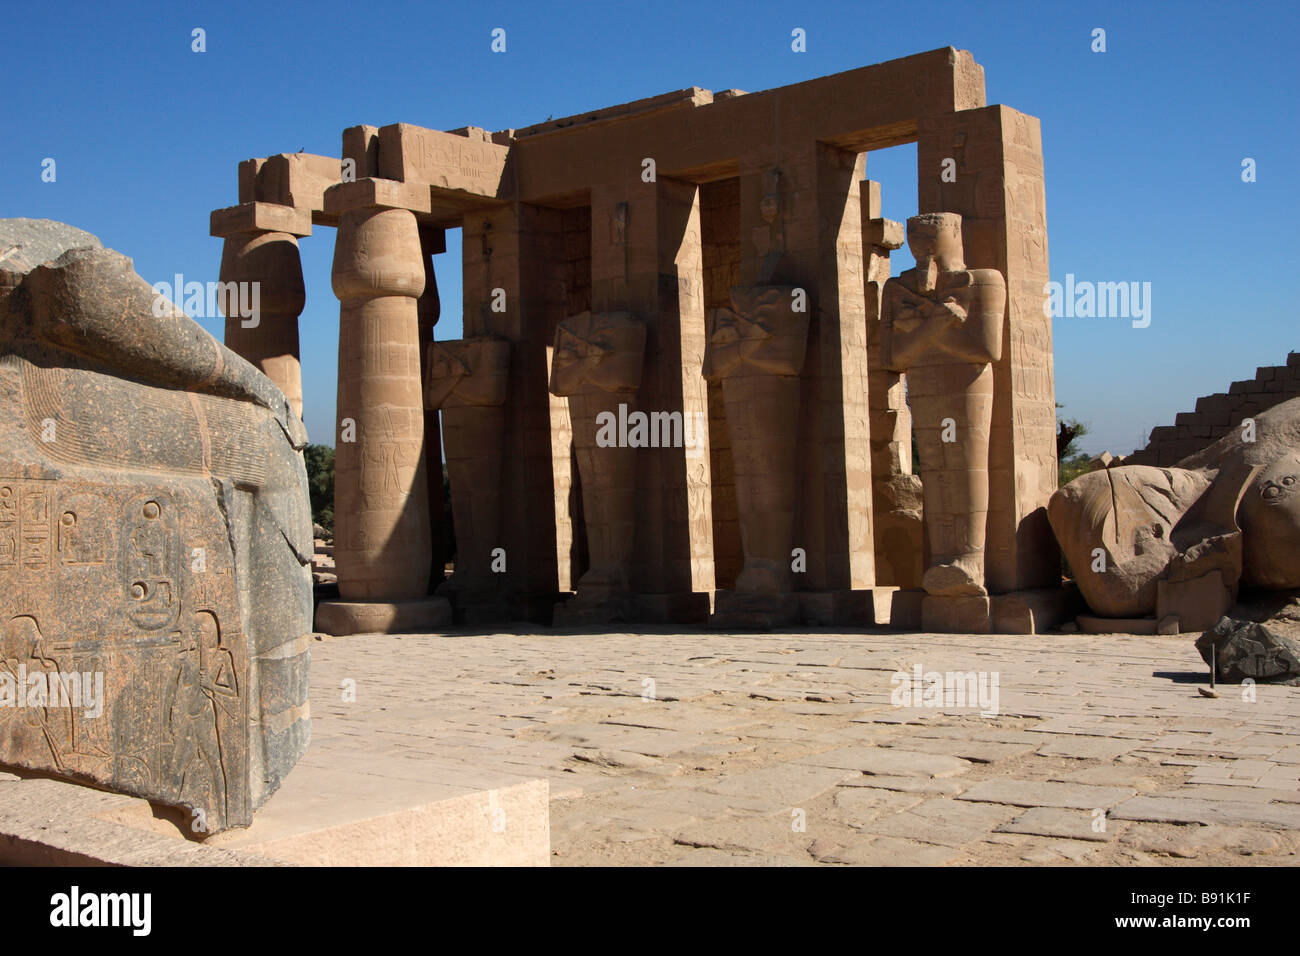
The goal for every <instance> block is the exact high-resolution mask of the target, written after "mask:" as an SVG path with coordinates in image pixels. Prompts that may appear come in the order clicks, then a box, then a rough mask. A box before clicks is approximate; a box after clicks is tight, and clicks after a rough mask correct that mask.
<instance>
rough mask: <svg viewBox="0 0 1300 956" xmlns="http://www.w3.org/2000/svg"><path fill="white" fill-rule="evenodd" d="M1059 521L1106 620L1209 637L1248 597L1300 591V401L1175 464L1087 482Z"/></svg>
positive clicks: (1069, 498) (1062, 502)
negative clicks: (1144, 622)
mask: <svg viewBox="0 0 1300 956" xmlns="http://www.w3.org/2000/svg"><path fill="white" fill-rule="evenodd" d="M1048 517H1049V519H1050V521H1051V524H1052V530H1053V531H1054V532H1055V533H1056V537H1057V540H1058V541H1059V542H1060V544H1061V549H1062V550H1063V551H1064V553H1065V557H1066V559H1067V560H1068V561H1069V564H1070V568H1071V570H1072V571H1073V573H1074V578H1075V580H1076V581H1077V582H1078V585H1079V590H1080V591H1081V592H1082V593H1083V597H1084V599H1085V600H1086V601H1087V602H1088V606H1089V607H1090V608H1091V609H1092V611H1093V612H1094V613H1095V614H1098V615H1101V616H1103V617H1111V618H1134V617H1145V616H1150V615H1153V614H1154V615H1155V616H1156V617H1157V618H1165V617H1166V616H1168V615H1176V616H1177V617H1178V618H1179V626H1180V629H1181V630H1183V631H1192V630H1205V629H1208V628H1210V627H1213V626H1214V624H1215V623H1216V622H1217V621H1218V620H1219V618H1220V617H1221V616H1222V615H1223V614H1224V613H1225V612H1226V611H1227V610H1228V609H1229V608H1230V607H1231V606H1232V605H1233V603H1234V602H1235V601H1236V600H1237V598H1238V594H1239V590H1240V589H1241V588H1242V587H1243V586H1244V587H1245V588H1247V589H1250V590H1253V591H1256V592H1259V591H1285V590H1288V589H1293V588H1300V399H1292V400H1291V401H1288V402H1283V403H1282V404H1280V405H1276V406H1274V407H1273V408H1271V409H1269V410H1268V411H1266V412H1262V413H1261V414H1259V415H1258V416H1257V417H1256V418H1254V419H1252V420H1248V421H1246V422H1243V423H1242V427H1241V428H1239V429H1237V430H1235V431H1233V432H1232V433H1230V434H1229V435H1226V436H1224V437H1223V438H1221V439H1220V440H1219V441H1217V442H1215V443H1214V444H1213V445H1211V446H1210V447H1208V448H1206V449H1204V450H1203V451H1201V452H1199V453H1197V454H1195V455H1193V456H1191V457H1190V458H1186V459H1184V460H1183V461H1181V462H1179V463H1178V465H1177V466H1176V467H1173V468H1156V467H1151V466H1146V465H1124V466H1119V467H1115V468H1106V469H1101V470H1098V471H1093V472H1090V473H1088V474H1085V475H1082V476H1080V477H1079V478H1076V479H1075V480H1074V481H1072V482H1070V483H1069V484H1068V485H1066V486H1065V487H1064V488H1062V489H1060V490H1059V491H1057V492H1056V494H1054V495H1053V496H1052V499H1051V502H1050V503H1049V505H1048Z"/></svg>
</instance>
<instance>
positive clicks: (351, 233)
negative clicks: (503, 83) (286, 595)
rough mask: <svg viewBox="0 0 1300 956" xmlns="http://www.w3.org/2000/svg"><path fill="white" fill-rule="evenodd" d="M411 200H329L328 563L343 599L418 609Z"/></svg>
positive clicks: (419, 500) (416, 276)
mask: <svg viewBox="0 0 1300 956" xmlns="http://www.w3.org/2000/svg"><path fill="white" fill-rule="evenodd" d="M419 193H420V190H418V189H415V188H413V187H407V186H404V185H403V184H397V183H387V182H386V181H384V180H359V181H358V182H356V183H345V184H343V185H341V186H336V187H334V188H333V189H332V190H330V193H329V194H327V198H326V201H327V204H329V203H332V204H333V206H334V208H335V209H337V210H338V211H339V212H340V213H341V215H340V219H339V229H338V241H337V245H336V246H335V250H334V269H333V273H332V279H333V286H334V294H335V295H336V296H338V298H339V302H340V311H339V384H338V418H339V425H338V442H337V445H336V449H335V479H334V481H335V484H334V500H335V505H334V520H335V544H334V560H335V564H336V566H337V569H338V577H339V593H340V595H341V596H342V597H343V598H344V599H367V598H369V599H380V600H403V599H414V598H420V597H423V596H424V595H425V593H426V590H427V588H428V584H429V570H430V563H431V562H430V556H431V550H432V548H431V542H430V540H429V511H428V509H429V499H428V485H427V480H426V475H425V467H426V463H425V449H424V401H423V395H422V389H421V380H420V343H419V321H418V310H417V305H416V303H417V300H418V299H419V297H420V294H421V293H422V292H423V291H424V281H425V277H424V263H423V261H422V258H421V249H420V236H419V231H418V228H417V226H416V219H415V215H414V213H413V212H412V208H411V207H416V208H418V207H419V206H420V196H419ZM423 202H424V205H425V207H426V208H427V204H428V193H427V191H425V192H424V199H423Z"/></svg>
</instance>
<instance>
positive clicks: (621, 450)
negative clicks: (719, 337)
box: [550, 312, 646, 624]
mask: <svg viewBox="0 0 1300 956" xmlns="http://www.w3.org/2000/svg"><path fill="white" fill-rule="evenodd" d="M645 341H646V328H645V323H644V322H642V321H641V320H640V319H639V318H638V317H636V316H634V315H632V314H631V313H628V312H595V313H593V312H583V313H581V314H580V315H575V316H572V317H570V318H568V319H565V320H564V321H563V322H561V323H560V324H559V326H557V328H556V331H555V355H554V358H553V360H552V364H551V383H550V390H551V393H552V394H553V395H558V396H560V397H563V398H567V399H568V401H569V415H570V418H571V420H572V422H573V446H574V450H575V452H576V453H577V459H578V474H579V477H580V478H581V481H582V507H583V515H584V518H585V522H586V528H587V550H588V553H589V556H590V566H589V567H588V568H587V571H586V572H585V573H584V574H583V575H582V577H581V578H579V579H578V583H577V595H576V596H575V597H574V598H573V599H572V600H570V601H568V602H567V603H564V604H560V605H557V606H556V609H555V621H556V623H557V624H577V623H595V622H597V621H611V620H618V619H620V618H621V617H622V616H623V615H624V609H623V607H622V603H623V601H624V600H625V598H626V597H627V595H628V594H629V592H630V589H631V582H630V581H629V580H628V570H629V566H630V563H631V558H632V554H633V550H634V548H635V545H636V515H637V507H636V457H637V447H638V445H641V444H645V443H646V441H645V437H646V436H644V435H643V436H641V439H640V440H638V439H637V436H635V435H631V434H620V433H619V432H620V431H624V430H626V426H625V425H624V424H623V423H626V422H627V421H628V420H629V418H630V416H631V415H632V414H633V413H634V412H636V408H635V405H636V396H637V390H638V389H639V388H640V386H641V376H642V371H643V368H644V365H645Z"/></svg>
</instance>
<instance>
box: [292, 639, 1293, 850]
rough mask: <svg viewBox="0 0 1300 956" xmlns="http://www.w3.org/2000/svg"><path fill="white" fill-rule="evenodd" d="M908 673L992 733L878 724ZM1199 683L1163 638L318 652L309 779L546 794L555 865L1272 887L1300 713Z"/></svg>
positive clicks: (1285, 843)
mask: <svg viewBox="0 0 1300 956" xmlns="http://www.w3.org/2000/svg"><path fill="white" fill-rule="evenodd" d="M917 667H919V669H920V672H921V674H923V675H924V674H928V673H931V672H937V673H939V674H945V673H947V672H954V673H959V672H960V673H969V672H974V674H975V676H976V677H977V678H980V679H983V680H984V681H985V683H984V685H983V686H984V688H985V690H991V689H992V684H991V680H992V679H993V678H996V680H997V700H996V703H997V713H996V715H995V716H982V715H981V705H980V704H979V703H977V702H976V701H974V700H973V699H972V700H967V701H966V702H965V704H966V705H965V706H960V704H961V703H962V702H961V701H959V700H956V699H954V698H952V697H951V696H949V697H948V699H947V700H946V701H945V700H943V699H938V700H932V701H930V703H933V704H936V705H938V706H902V707H900V706H895V705H894V704H893V703H891V692H894V693H896V692H899V691H900V690H901V688H903V687H904V686H906V687H909V688H910V686H911V677H912V675H913V674H914V673H916V670H915V669H916V668H917ZM899 672H902V673H904V674H907V675H908V681H907V682H906V684H904V682H903V681H902V679H901V678H895V674H897V673H899ZM1206 679H1207V668H1206V667H1205V665H1204V664H1203V663H1202V662H1201V660H1200V658H1199V656H1198V655H1197V653H1196V651H1195V649H1194V648H1193V646H1192V640H1191V638H1189V637H1188V636H1186V635H1184V636H1181V637H1126V636H1113V635H1112V636H1094V635H1040V636H1036V637H1024V636H1017V637H1002V636H995V637H989V636H967V635H917V634H893V633H886V632H872V633H859V634H838V633H828V632H827V633H823V632H814V633H774V634H762V635H737V634H716V633H692V634H680V633H668V632H648V633H647V632H639V633H635V634H586V633H569V634H550V633H547V634H537V633H520V634H482V635H452V636H432V635H391V636H378V635H369V636H355V637H346V638H324V639H322V640H320V641H318V642H317V643H315V644H314V645H313V658H312V708H313V720H314V723H315V740H314V743H313V746H312V751H311V753H310V754H309V755H308V757H307V760H309V761H329V762H331V763H333V764H334V765H336V766H345V767H348V768H350V769H352V770H354V771H355V772H356V773H357V775H358V782H359V785H360V783H361V779H362V778H369V779H368V780H367V781H366V785H374V784H376V783H379V784H382V778H384V777H385V776H386V775H390V774H396V775H401V776H409V775H411V774H412V773H416V774H418V775H420V776H425V777H427V778H429V779H445V780H451V781H455V782H466V783H482V782H484V781H488V782H490V783H491V785H493V786H496V785H499V784H503V783H508V782H512V781H514V780H515V779H519V780H523V779H536V778H538V777H544V778H546V779H548V780H549V782H550V788H551V845H552V854H553V855H552V863H553V864H554V865H559V866H572V865H584V864H617V865H658V864H669V865H719V864H722V865H754V864H768V865H816V864H831V865H835V864H867V865H916V864H924V865H988V864H1019V865H1029V864H1049V865H1050V864H1064V865H1077V864H1112V865H1125V866H1134V865H1136V866H1167V865H1190V864H1197V865H1199V864H1225V865H1296V864H1297V863H1300V688H1292V687H1280V686H1269V685H1260V686H1259V687H1258V688H1257V689H1256V693H1255V695H1254V699H1253V700H1251V699H1243V693H1242V689H1241V688H1240V687H1235V686H1234V687H1225V686H1220V688H1219V692H1220V696H1219V697H1218V698H1217V699H1211V698H1207V697H1203V696H1201V695H1200V694H1199V693H1198V688H1199V687H1205V686H1207V684H1206ZM353 681H355V685H353V684H352V683H351V682H353ZM353 690H355V700H350V699H348V698H351V697H352V696H353V694H352V691H353ZM918 696H919V695H918ZM1245 696H1246V697H1249V695H1245ZM914 703H920V704H924V703H926V701H925V699H920V700H917V701H915V702H914ZM988 703H989V700H988V699H987V698H986V700H985V702H984V704H985V706H984V708H983V709H985V710H992V709H993V708H992V707H989V706H987V705H988ZM363 727H364V728H365V729H364V730H363V729H362V728H363ZM394 767H401V768H403V769H401V770H400V771H396V772H395V771H394V769H393V768H394ZM375 778H379V779H375Z"/></svg>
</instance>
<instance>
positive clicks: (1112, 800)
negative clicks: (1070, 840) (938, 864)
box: [957, 779, 1134, 810]
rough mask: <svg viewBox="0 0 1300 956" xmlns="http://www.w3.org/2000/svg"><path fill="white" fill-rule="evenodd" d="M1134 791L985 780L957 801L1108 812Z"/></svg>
mask: <svg viewBox="0 0 1300 956" xmlns="http://www.w3.org/2000/svg"><path fill="white" fill-rule="evenodd" d="M1133 794H1134V791H1133V790H1130V789H1128V788H1126V787H1094V786H1090V785H1088V784H1082V783H1048V782H1044V781H1029V780H1008V779H1001V780H981V781H980V782H979V783H977V784H974V785H973V786H972V787H971V788H970V789H969V790H967V791H966V792H965V793H963V794H961V795H960V796H958V797H957V799H958V800H980V801H983V802H985V803H1009V804H1011V805H1012V806H1016V807H1065V808H1072V809H1076V810H1092V809H1094V808H1097V807H1100V808H1102V809H1105V808H1107V807H1111V806H1114V805H1115V804H1117V803H1119V802H1120V801H1121V800H1123V799H1125V798H1126V797H1131V796H1133Z"/></svg>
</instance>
